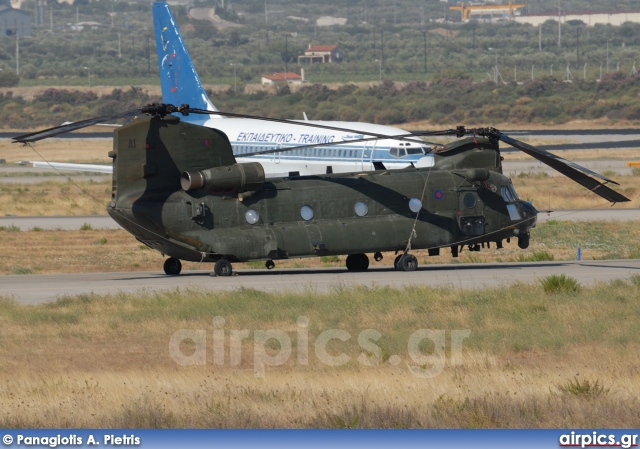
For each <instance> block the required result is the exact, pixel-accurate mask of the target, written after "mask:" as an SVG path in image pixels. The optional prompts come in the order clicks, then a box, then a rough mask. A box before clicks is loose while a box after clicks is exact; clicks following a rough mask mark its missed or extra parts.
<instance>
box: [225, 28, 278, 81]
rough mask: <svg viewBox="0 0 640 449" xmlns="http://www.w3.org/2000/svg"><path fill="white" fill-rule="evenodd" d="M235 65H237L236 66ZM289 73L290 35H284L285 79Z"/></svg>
mask: <svg viewBox="0 0 640 449" xmlns="http://www.w3.org/2000/svg"><path fill="white" fill-rule="evenodd" d="M234 67H235V66H234ZM287 73H289V35H288V34H285V35H284V79H285V80H286V79H287Z"/></svg>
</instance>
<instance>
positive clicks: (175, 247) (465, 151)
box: [14, 104, 629, 276]
mask: <svg viewBox="0 0 640 449" xmlns="http://www.w3.org/2000/svg"><path fill="white" fill-rule="evenodd" d="M137 112H138V113H142V115H143V116H141V117H139V118H136V119H134V120H133V121H132V122H130V123H129V124H127V125H125V126H123V127H121V128H119V129H116V130H115V131H114V141H113V151H110V152H109V156H110V157H111V158H112V159H113V184H112V194H111V201H110V202H109V204H108V205H107V211H108V213H109V215H110V216H111V217H112V218H113V219H114V220H115V221H116V222H118V223H119V224H120V225H121V226H122V227H123V228H124V229H125V230H127V231H128V232H129V233H131V234H132V235H133V236H134V237H135V238H136V239H138V240H139V241H140V242H142V243H144V244H145V245H147V246H149V247H150V248H152V249H155V250H157V251H159V252H160V253H162V254H163V255H166V256H169V257H168V259H166V261H165V263H164V271H165V273H166V274H167V275H178V274H179V273H180V271H181V269H182V263H181V260H187V261H194V262H213V263H215V265H214V274H215V275H218V276H229V275H231V274H232V272H233V270H232V263H233V262H246V261H252V260H263V261H265V266H266V267H267V268H269V269H270V268H273V267H274V266H275V263H274V261H275V260H282V259H289V258H302V257H315V256H326V255H347V257H346V267H347V269H348V270H350V271H365V270H367V268H368V267H369V257H368V256H367V253H368V254H373V255H374V258H375V260H376V261H379V260H380V259H382V252H385V251H395V252H396V258H395V260H394V267H395V268H396V270H400V271H413V270H415V269H416V268H417V266H418V262H417V259H416V257H415V256H414V255H413V254H412V253H411V250H414V249H427V250H428V254H429V255H430V256H434V255H438V254H439V253H440V250H441V249H449V250H450V251H451V254H452V256H453V257H457V256H458V253H459V251H460V250H461V249H463V248H464V247H465V246H466V247H468V248H469V250H471V251H479V250H480V249H482V248H484V247H485V245H486V247H490V245H491V244H494V245H496V247H497V248H502V245H503V241H504V240H507V241H510V239H511V238H515V239H517V241H518V246H519V247H520V248H523V249H524V248H527V247H528V246H529V240H530V231H531V229H532V228H533V227H535V225H536V219H537V211H536V209H535V208H534V207H533V206H532V205H531V204H530V203H528V202H525V201H522V200H520V199H519V198H518V195H517V193H516V191H515V189H514V187H513V185H512V183H511V180H510V179H509V178H508V177H507V176H505V175H504V174H503V173H502V164H501V161H502V157H501V155H500V149H499V142H500V141H502V142H505V143H507V144H509V145H511V146H513V147H515V148H517V149H519V150H521V151H523V152H525V153H527V154H529V155H530V156H533V157H534V158H537V159H538V160H540V161H541V162H543V163H545V164H547V165H549V166H551V167H552V168H554V169H556V170H558V171H559V172H560V173H562V174H564V175H566V176H568V177H569V178H571V179H573V180H574V181H576V182H578V183H579V184H581V185H582V186H584V187H586V188H587V189H589V190H591V191H593V192H594V193H596V194H597V195H600V196H601V197H603V198H605V199H607V200H608V201H611V202H613V203H616V202H623V201H629V199H628V198H627V197H625V196H624V195H622V194H620V193H618V192H616V191H614V190H612V189H611V188H609V187H608V186H606V185H605V184H608V183H613V184H617V183H616V182H615V181H613V180H611V179H609V178H607V177H605V176H602V175H600V174H598V173H595V172H593V171H591V170H588V169H586V168H584V167H581V166H579V165H577V164H575V163H572V162H570V161H567V160H565V159H562V158H560V157H558V156H555V155H553V154H551V153H548V152H546V151H544V150H541V149H537V148H535V147H532V146H530V145H528V144H525V143H523V142H520V141H517V140H515V139H512V138H510V137H509V136H507V135H505V134H503V133H501V132H500V131H498V130H497V129H494V128H477V129H466V128H464V127H461V126H460V127H458V128H456V129H449V130H444V131H434V132H429V131H423V132H415V133H410V134H407V135H409V136H426V135H430V136H433V135H455V136H456V137H458V138H459V140H455V141H453V142H451V143H449V144H447V145H444V146H443V147H442V148H439V149H437V150H436V151H434V158H435V163H434V166H433V167H428V168H415V167H408V168H405V169H401V170H386V169H385V167H377V168H378V170H375V171H369V172H354V173H342V174H326V175H317V176H291V177H282V178H272V179H269V178H266V177H265V173H264V169H263V167H262V165H260V163H258V162H249V163H237V162H236V160H235V157H234V155H233V151H232V148H231V145H230V143H229V139H228V138H227V136H226V135H225V134H224V133H222V132H221V131H219V130H217V129H214V128H208V127H204V126H200V125H196V124H192V123H187V122H185V121H183V120H181V119H180V117H179V116H176V115H172V114H178V113H180V114H182V115H187V114H212V111H209V110H203V109H196V108H190V107H189V106H188V105H182V106H173V105H167V104H153V105H148V106H146V107H143V108H140V109H139V111H137ZM215 113H216V114H221V115H228V116H234V117H238V116H240V117H247V118H253V119H260V120H268V121H279V122H286V120H280V119H271V118H265V117H255V116H246V115H240V114H232V113H225V112H221V111H217V112H215ZM130 114H131V111H127V112H125V113H123V114H121V115H118V116H128V115H130ZM114 118H117V117H116V116H114V115H111V116H104V117H98V118H95V119H89V120H84V121H81V122H75V123H72V124H67V125H62V126H58V127H54V128H49V129H47V130H44V131H40V132H36V133H29V134H24V135H21V136H17V137H14V142H22V143H30V142H34V141H37V140H41V139H45V138H47V137H53V136H55V135H58V134H62V133H64V132H68V131H72V130H75V129H79V128H82V127H85V126H89V125H92V124H95V123H99V122H103V121H107V120H112V119H114ZM296 123H299V122H296ZM309 126H313V127H322V125H319V124H309ZM345 131H348V132H358V131H357V130H345ZM361 134H366V133H361ZM465 136H470V137H465ZM383 137H384V138H390V139H394V138H398V137H406V135H405V136H383ZM368 138H369V139H372V138H371V137H368ZM374 138H380V136H376V137H374ZM364 139H367V137H365V138H364ZM320 145H322V144H320ZM314 146H318V145H305V146H302V147H295V148H288V149H286V150H283V149H274V150H270V151H271V152H277V151H291V150H300V149H301V148H302V149H305V148H310V147H314ZM601 181H603V182H601Z"/></svg>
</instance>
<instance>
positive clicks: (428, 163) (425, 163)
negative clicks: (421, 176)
mask: <svg viewBox="0 0 640 449" xmlns="http://www.w3.org/2000/svg"><path fill="white" fill-rule="evenodd" d="M434 164H435V159H434V158H433V156H431V155H428V156H423V157H421V158H420V159H418V160H417V161H416V168H425V167H433V166H434Z"/></svg>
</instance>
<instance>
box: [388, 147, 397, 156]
mask: <svg viewBox="0 0 640 449" xmlns="http://www.w3.org/2000/svg"><path fill="white" fill-rule="evenodd" d="M398 152H399V148H391V149H390V150H389V154H390V155H391V156H393V157H398Z"/></svg>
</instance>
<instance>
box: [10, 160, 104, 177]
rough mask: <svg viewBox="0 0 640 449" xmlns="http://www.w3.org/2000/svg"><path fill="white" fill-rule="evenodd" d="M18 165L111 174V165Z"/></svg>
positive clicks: (36, 162) (41, 162)
mask: <svg viewBox="0 0 640 449" xmlns="http://www.w3.org/2000/svg"><path fill="white" fill-rule="evenodd" d="M18 164H20V165H25V164H31V166H32V167H33V168H52V169H54V170H61V171H80V172H88V173H107V174H109V175H110V174H111V173H113V167H112V166H111V165H98V164H72V163H65V162H43V161H20V162H18Z"/></svg>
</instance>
